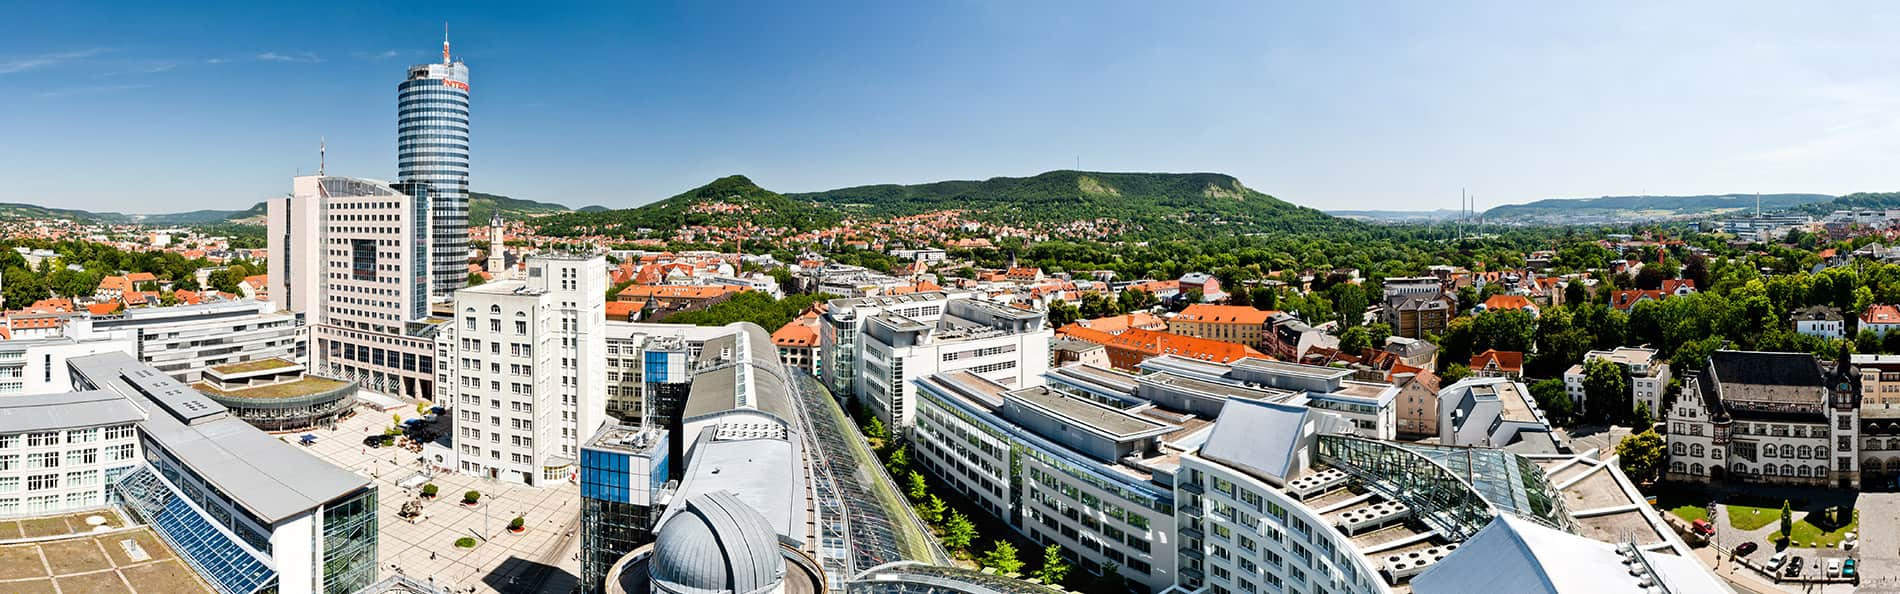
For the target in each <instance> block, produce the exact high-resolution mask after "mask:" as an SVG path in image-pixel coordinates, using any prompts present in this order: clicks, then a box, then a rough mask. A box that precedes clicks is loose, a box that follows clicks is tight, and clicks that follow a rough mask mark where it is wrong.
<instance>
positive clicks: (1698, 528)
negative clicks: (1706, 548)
mask: <svg viewBox="0 0 1900 594" xmlns="http://www.w3.org/2000/svg"><path fill="white" fill-rule="evenodd" d="M1689 529H1690V530H1693V531H1695V533H1696V534H1700V535H1703V536H1708V535H1711V534H1715V525H1714V524H1710V523H1709V521H1708V520H1696V521H1694V522H1690V523H1689Z"/></svg>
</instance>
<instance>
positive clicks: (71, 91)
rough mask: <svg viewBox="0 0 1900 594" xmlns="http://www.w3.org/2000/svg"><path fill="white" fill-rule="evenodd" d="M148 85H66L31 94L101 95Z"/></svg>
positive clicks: (60, 95)
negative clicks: (61, 87)
mask: <svg viewBox="0 0 1900 594" xmlns="http://www.w3.org/2000/svg"><path fill="white" fill-rule="evenodd" d="M150 86H152V85H147V84H131V85H94V86H90V87H67V88H63V89H48V90H45V91H40V92H38V93H34V94H33V96H34V97H40V98H52V97H72V96H76V95H103V94H106V93H117V92H121V91H131V90H137V89H143V88H148V87H150Z"/></svg>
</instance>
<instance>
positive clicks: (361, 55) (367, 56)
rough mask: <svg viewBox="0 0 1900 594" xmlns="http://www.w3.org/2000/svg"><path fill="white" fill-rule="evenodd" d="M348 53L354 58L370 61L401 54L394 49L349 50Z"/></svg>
mask: <svg viewBox="0 0 1900 594" xmlns="http://www.w3.org/2000/svg"><path fill="white" fill-rule="evenodd" d="M350 55H351V56H354V57H355V58H357V59H359V60H369V61H371V62H376V61H381V60H387V59H390V58H394V57H396V56H400V55H402V52H398V51H396V50H383V51H380V52H350Z"/></svg>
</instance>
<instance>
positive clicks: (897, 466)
mask: <svg viewBox="0 0 1900 594" xmlns="http://www.w3.org/2000/svg"><path fill="white" fill-rule="evenodd" d="M906 447H907V446H901V445H900V446H897V449H895V450H892V451H891V456H890V458H888V459H885V460H884V468H885V469H886V470H889V471H890V472H891V476H904V473H905V472H907V471H909V470H910V450H908V449H905V448H906Z"/></svg>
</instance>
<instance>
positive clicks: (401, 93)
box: [396, 38, 468, 296]
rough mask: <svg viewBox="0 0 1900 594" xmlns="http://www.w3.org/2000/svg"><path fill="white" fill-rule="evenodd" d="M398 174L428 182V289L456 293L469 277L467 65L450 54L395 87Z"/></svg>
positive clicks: (417, 67)
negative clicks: (431, 208)
mask: <svg viewBox="0 0 1900 594" xmlns="http://www.w3.org/2000/svg"><path fill="white" fill-rule="evenodd" d="M396 162H397V166H396V167H397V172H396V175H397V176H398V177H399V178H400V179H402V180H403V181H408V182H422V183H427V184H429V185H430V186H432V188H431V192H430V196H431V197H432V198H433V199H434V200H433V206H434V208H433V212H432V213H431V215H432V216H431V219H432V220H431V221H430V242H429V260H430V262H429V264H430V266H429V270H430V272H431V274H432V276H431V279H430V283H429V292H430V294H433V295H438V296H443V295H449V294H451V293H454V292H455V290H456V289H459V288H461V287H462V285H463V284H464V283H465V282H467V280H468V66H467V65H464V64H463V63H462V62H461V61H460V60H452V59H451V58H450V56H449V42H448V40H447V39H446V38H445V39H443V40H442V62H441V63H440V64H418V65H415V66H410V67H409V77H408V78H407V79H406V80H404V81H403V82H402V84H400V85H397V86H396Z"/></svg>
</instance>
